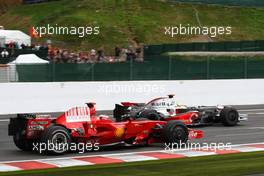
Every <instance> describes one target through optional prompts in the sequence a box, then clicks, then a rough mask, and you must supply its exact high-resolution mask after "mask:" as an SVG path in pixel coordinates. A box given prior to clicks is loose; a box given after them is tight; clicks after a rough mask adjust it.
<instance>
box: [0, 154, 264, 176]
mask: <svg viewBox="0 0 264 176" xmlns="http://www.w3.org/2000/svg"><path fill="white" fill-rule="evenodd" d="M259 173H264V152H254V153H241V154H231V155H218V156H217V155H216V156H204V157H194V158H182V159H170V160H158V161H146V162H134V163H123V164H109V165H94V166H82V167H70V168H60V169H50V170H37V171H22V172H21V171H20V172H10V173H2V174H0V176H2V175H5V176H15V175H16V176H22V175H26V176H47V175H53V176H73V175H77V176H88V175H89V176H104V175H105V176H128V175H129V176H130V175H133V176H143V175H151V176H166V175H168V176H171V175H179V176H181V175H182V176H197V175H203V176H206V175H214V176H226V175H228V176H240V175H250V174H259Z"/></svg>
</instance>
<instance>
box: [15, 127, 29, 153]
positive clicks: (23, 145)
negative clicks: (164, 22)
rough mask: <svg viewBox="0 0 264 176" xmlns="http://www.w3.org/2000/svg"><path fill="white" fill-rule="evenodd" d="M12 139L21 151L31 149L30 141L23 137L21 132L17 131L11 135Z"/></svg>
mask: <svg viewBox="0 0 264 176" xmlns="http://www.w3.org/2000/svg"><path fill="white" fill-rule="evenodd" d="M13 141H14V143H15V145H16V146H17V148H19V149H20V150H23V151H31V150H32V146H33V145H32V141H29V140H27V139H26V138H25V136H24V135H23V134H22V133H21V132H17V133H16V134H15V135H14V136H13Z"/></svg>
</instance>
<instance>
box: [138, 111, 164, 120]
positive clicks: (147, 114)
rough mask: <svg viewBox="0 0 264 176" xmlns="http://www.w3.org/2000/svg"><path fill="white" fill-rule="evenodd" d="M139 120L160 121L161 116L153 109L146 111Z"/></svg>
mask: <svg viewBox="0 0 264 176" xmlns="http://www.w3.org/2000/svg"><path fill="white" fill-rule="evenodd" d="M138 116H139V118H144V119H149V120H159V119H160V115H159V114H158V112H157V111H155V110H152V109H145V110H143V111H141V112H140V113H139V115H138Z"/></svg>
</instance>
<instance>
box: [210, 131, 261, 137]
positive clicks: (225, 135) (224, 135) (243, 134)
mask: <svg viewBox="0 0 264 176" xmlns="http://www.w3.org/2000/svg"><path fill="white" fill-rule="evenodd" d="M254 134H255V135H259V134H262V135H263V136H264V132H258V133H241V134H223V135H216V136H215V137H229V136H247V135H254Z"/></svg>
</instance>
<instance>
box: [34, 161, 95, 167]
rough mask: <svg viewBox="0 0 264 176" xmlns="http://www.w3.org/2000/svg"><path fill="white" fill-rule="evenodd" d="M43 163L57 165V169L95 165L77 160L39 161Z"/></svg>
mask: <svg viewBox="0 0 264 176" xmlns="http://www.w3.org/2000/svg"><path fill="white" fill-rule="evenodd" d="M39 161H40V162H42V163H46V164H51V165H55V166H57V167H70V166H86V165H93V163H90V162H86V161H81V160H76V159H53V160H52V159H51V160H39Z"/></svg>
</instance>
